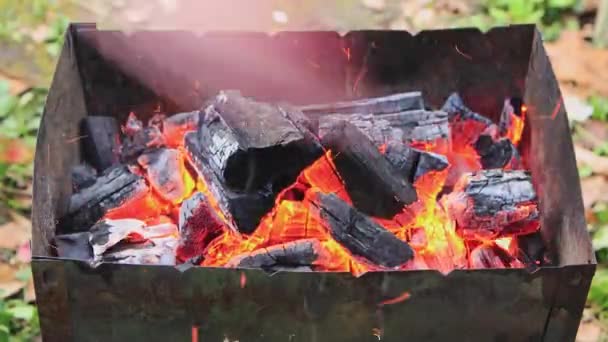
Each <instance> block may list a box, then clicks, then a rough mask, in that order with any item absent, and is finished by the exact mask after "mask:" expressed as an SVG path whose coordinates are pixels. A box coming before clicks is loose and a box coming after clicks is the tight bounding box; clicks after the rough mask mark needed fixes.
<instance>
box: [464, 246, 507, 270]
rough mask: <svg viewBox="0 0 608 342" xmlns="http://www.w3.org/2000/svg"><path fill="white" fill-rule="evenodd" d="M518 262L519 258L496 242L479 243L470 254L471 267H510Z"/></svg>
mask: <svg viewBox="0 0 608 342" xmlns="http://www.w3.org/2000/svg"><path fill="white" fill-rule="evenodd" d="M517 262H518V261H517V259H515V258H514V257H512V256H511V255H509V253H508V252H507V251H505V250H504V249H502V248H501V247H499V246H497V245H495V244H491V245H479V246H477V247H475V248H474V249H473V250H472V251H471V254H470V255H469V267H471V268H474V269H486V268H509V267H511V266H515V264H516V263H517Z"/></svg>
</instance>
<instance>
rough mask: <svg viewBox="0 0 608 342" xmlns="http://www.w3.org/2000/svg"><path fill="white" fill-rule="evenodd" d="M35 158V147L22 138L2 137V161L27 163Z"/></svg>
mask: <svg viewBox="0 0 608 342" xmlns="http://www.w3.org/2000/svg"><path fill="white" fill-rule="evenodd" d="M32 160H34V149H33V148H32V147H30V146H28V145H26V144H25V142H23V140H20V139H9V138H3V137H0V162H1V163H7V164H27V163H30V162H31V161H32Z"/></svg>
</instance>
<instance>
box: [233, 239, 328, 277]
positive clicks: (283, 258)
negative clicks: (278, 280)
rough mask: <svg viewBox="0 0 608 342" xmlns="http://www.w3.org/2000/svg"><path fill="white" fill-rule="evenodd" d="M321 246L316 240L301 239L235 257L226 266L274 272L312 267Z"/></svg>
mask: <svg viewBox="0 0 608 342" xmlns="http://www.w3.org/2000/svg"><path fill="white" fill-rule="evenodd" d="M321 248H322V247H321V244H320V242H319V241H318V240H316V239H302V240H297V241H293V242H287V243H284V244H280V245H275V246H270V247H266V248H261V249H258V250H255V251H253V252H251V253H245V254H243V255H237V256H236V257H234V258H232V259H231V260H230V261H229V262H228V264H227V266H228V267H239V268H262V269H267V270H276V269H277V268H280V269H282V270H284V269H295V268H298V269H299V268H301V267H302V266H309V267H312V266H313V264H314V262H315V261H316V260H317V258H318V257H319V254H320V253H321V252H320V251H321Z"/></svg>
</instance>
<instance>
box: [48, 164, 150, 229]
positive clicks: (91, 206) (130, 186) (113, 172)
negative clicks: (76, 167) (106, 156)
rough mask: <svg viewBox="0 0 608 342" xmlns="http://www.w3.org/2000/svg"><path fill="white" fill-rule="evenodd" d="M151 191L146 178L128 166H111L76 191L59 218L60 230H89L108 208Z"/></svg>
mask: <svg viewBox="0 0 608 342" xmlns="http://www.w3.org/2000/svg"><path fill="white" fill-rule="evenodd" d="M147 191H148V186H147V185H146V182H145V180H144V179H143V178H142V177H140V176H138V175H135V174H133V173H131V172H129V170H128V168H127V167H126V166H122V165H121V166H116V167H114V168H111V169H108V170H106V172H104V173H103V174H102V175H101V176H100V177H98V178H97V180H96V181H95V184H93V185H91V186H89V187H87V188H85V189H82V190H81V191H80V192H78V193H75V194H73V195H72V197H71V198H70V203H69V206H68V210H67V213H66V214H65V215H64V216H63V217H61V218H60V219H59V222H58V228H59V232H60V233H71V232H80V231H86V230H88V229H89V228H90V227H91V226H93V224H94V223H95V222H97V221H98V220H99V219H100V218H102V217H103V215H104V214H105V213H106V212H108V210H110V209H112V208H116V207H118V206H120V205H121V204H123V203H124V202H126V201H127V200H128V199H130V198H134V197H136V196H139V195H142V194H144V193H145V192H147Z"/></svg>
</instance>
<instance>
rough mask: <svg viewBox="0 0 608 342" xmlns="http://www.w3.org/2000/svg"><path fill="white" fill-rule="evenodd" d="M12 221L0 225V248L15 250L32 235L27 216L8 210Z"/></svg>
mask: <svg viewBox="0 0 608 342" xmlns="http://www.w3.org/2000/svg"><path fill="white" fill-rule="evenodd" d="M9 214H10V216H11V219H12V221H11V222H8V223H5V224H3V225H0V248H6V249H13V250H16V249H17V248H19V247H20V246H22V245H23V244H24V243H27V242H28V241H29V240H30V239H31V237H32V233H31V231H32V224H31V222H30V220H28V219H27V218H25V217H23V216H21V215H19V214H17V213H15V212H10V213H9Z"/></svg>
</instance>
